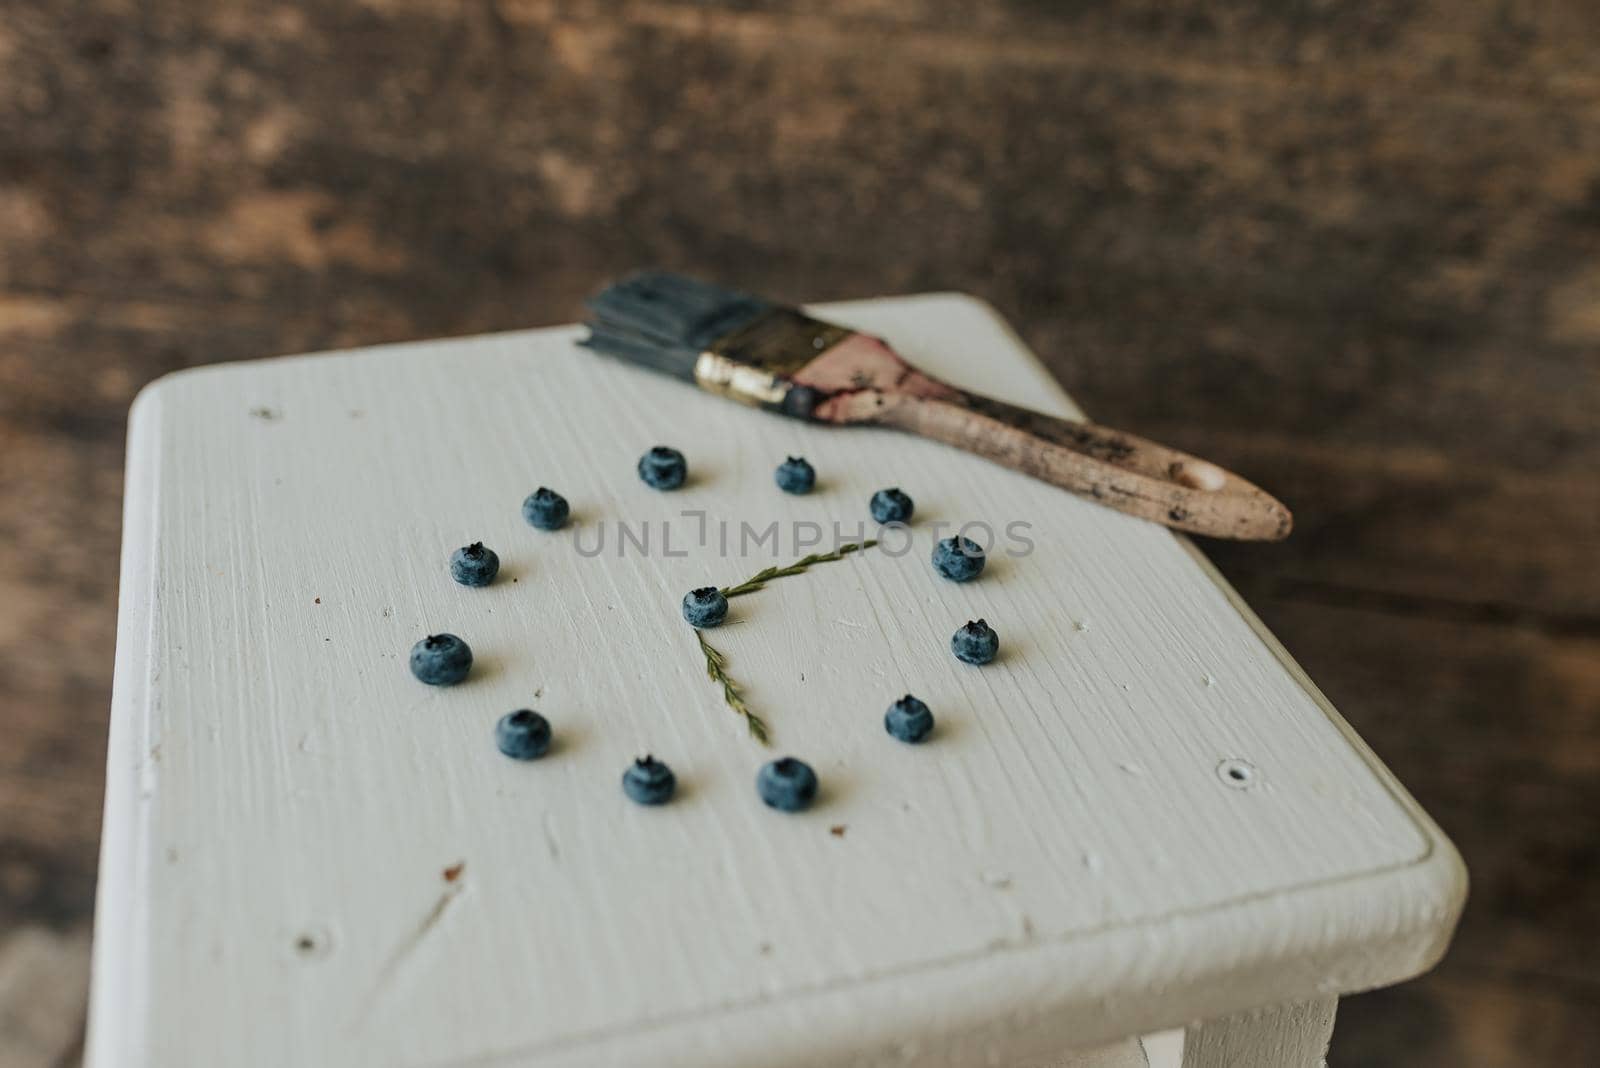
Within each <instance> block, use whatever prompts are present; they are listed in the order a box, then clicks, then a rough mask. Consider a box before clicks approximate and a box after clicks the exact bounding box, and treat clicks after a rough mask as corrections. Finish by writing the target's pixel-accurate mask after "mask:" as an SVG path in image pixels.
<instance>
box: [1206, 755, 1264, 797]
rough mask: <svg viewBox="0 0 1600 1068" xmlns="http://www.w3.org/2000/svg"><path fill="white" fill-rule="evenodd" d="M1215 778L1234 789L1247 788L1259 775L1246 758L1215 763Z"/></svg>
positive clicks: (1253, 783) (1252, 784)
mask: <svg viewBox="0 0 1600 1068" xmlns="http://www.w3.org/2000/svg"><path fill="white" fill-rule="evenodd" d="M1217 778H1219V779H1221V780H1222V781H1223V783H1224V784H1225V785H1228V786H1231V787H1233V788H1234V789H1235V790H1248V789H1250V788H1251V787H1252V786H1254V785H1255V784H1256V781H1257V780H1258V779H1259V778H1260V776H1259V775H1258V774H1257V772H1256V769H1255V765H1254V764H1251V763H1250V762H1249V761H1248V760H1224V761H1223V762H1222V763H1220V764H1218V765H1217Z"/></svg>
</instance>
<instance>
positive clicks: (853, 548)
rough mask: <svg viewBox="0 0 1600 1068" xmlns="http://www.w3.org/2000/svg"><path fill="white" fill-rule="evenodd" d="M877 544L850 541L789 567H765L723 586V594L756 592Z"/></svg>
mask: <svg viewBox="0 0 1600 1068" xmlns="http://www.w3.org/2000/svg"><path fill="white" fill-rule="evenodd" d="M876 544H878V542H877V540H876V539H872V538H869V539H867V540H866V541H863V542H850V543H849V544H846V545H841V546H839V547H838V548H837V549H835V550H834V551H833V552H831V553H812V554H811V555H810V556H802V557H801V558H800V559H798V560H796V561H795V562H794V563H792V564H790V565H789V566H788V567H764V568H762V569H761V570H760V571H757V572H756V573H755V574H754V575H751V576H750V577H749V578H748V579H745V580H744V581H743V582H741V583H739V585H737V586H724V587H722V595H723V596H724V597H729V598H732V597H742V596H744V595H745V594H747V593H754V592H756V591H757V590H759V589H764V588H766V585H767V583H769V582H771V581H772V580H773V579H780V578H788V577H789V576H790V575H798V574H801V573H802V572H804V571H805V570H806V569H807V568H809V567H810V566H811V565H812V564H826V563H828V562H829V561H830V560H843V559H844V558H845V557H846V556H849V555H850V554H851V553H853V552H858V551H860V550H862V549H870V548H872V547H873V546H874V545H876Z"/></svg>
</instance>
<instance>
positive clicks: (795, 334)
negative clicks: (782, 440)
mask: <svg viewBox="0 0 1600 1068" xmlns="http://www.w3.org/2000/svg"><path fill="white" fill-rule="evenodd" d="M850 333H851V332H850V331H849V330H847V329H845V328H844V327H842V326H834V325H832V324H831V323H824V322H820V321H818V320H816V319H813V318H811V317H810V316H809V315H804V314H802V313H800V312H798V311H795V310H794V309H793V308H770V309H768V310H767V311H764V312H762V313H761V314H760V315H758V316H756V318H754V319H752V320H751V321H750V322H748V323H746V324H745V325H744V326H741V327H740V328H739V329H737V330H733V331H731V332H729V333H727V334H724V335H723V336H722V337H719V338H717V339H716V340H715V341H713V342H712V343H711V344H710V345H708V346H706V349H705V351H704V352H702V353H701V354H700V358H699V359H697V360H696V361H695V365H694V380H695V382H696V384H698V385H699V386H700V388H701V389H704V390H706V391H708V392H711V393H716V394H720V395H721V396H724V397H729V398H731V399H733V400H736V401H739V402H740V403H741V404H750V405H754V406H756V407H759V408H766V409H768V410H770V411H776V412H782V413H783V414H785V415H792V416H795V417H796V418H799V419H808V418H810V417H811V411H812V408H813V407H814V406H815V404H816V401H817V399H818V398H817V397H816V394H815V391H813V390H810V389H808V388H806V387H803V386H799V387H797V386H796V385H795V384H794V382H793V380H792V379H793V376H794V374H795V372H797V371H799V370H800V368H802V367H804V366H805V365H806V364H808V363H810V362H811V361H812V360H814V359H816V358H817V357H818V356H820V355H822V353H824V352H826V351H827V350H828V349H830V348H832V347H833V346H834V345H837V344H838V343H839V342H840V341H843V340H844V339H845V338H847V337H849V336H850Z"/></svg>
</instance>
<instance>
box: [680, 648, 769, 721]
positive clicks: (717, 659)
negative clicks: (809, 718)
mask: <svg viewBox="0 0 1600 1068" xmlns="http://www.w3.org/2000/svg"><path fill="white" fill-rule="evenodd" d="M694 636H695V637H696V638H698V639H699V640H700V651H701V652H702V653H704V654H706V678H708V679H710V680H711V681H712V682H714V683H716V684H717V685H718V686H721V687H722V699H723V701H725V702H727V705H728V707H729V708H731V709H733V710H734V711H735V712H737V713H738V714H739V715H741V716H743V717H744V721H745V725H746V726H748V727H749V728H750V737H752V738H754V739H755V740H756V741H758V742H760V743H761V744H762V745H768V744H770V742H769V740H768V738H767V724H766V722H765V721H764V720H763V719H762V718H761V717H760V716H758V715H756V714H755V713H754V712H752V711H750V706H749V705H747V704H745V700H744V691H743V690H741V689H740V688H739V684H738V683H736V682H734V681H733V678H732V677H731V676H730V675H729V674H728V667H727V665H728V658H727V657H725V656H723V655H722V653H720V652H718V651H717V650H716V649H714V648H713V647H712V645H711V643H710V642H708V641H706V636H705V634H703V633H702V632H700V631H699V630H696V631H695V632H694Z"/></svg>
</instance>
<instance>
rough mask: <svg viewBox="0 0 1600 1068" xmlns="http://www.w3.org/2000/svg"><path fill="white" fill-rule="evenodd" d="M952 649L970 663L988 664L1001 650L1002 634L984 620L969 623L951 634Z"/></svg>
mask: <svg viewBox="0 0 1600 1068" xmlns="http://www.w3.org/2000/svg"><path fill="white" fill-rule="evenodd" d="M950 651H951V652H952V653H955V654H956V659H957V660H962V661H965V662H966V663H968V664H987V663H988V662H989V661H991V660H993V659H994V657H995V654H996V653H998V652H999V651H1000V635H998V634H996V633H995V632H994V628H993V627H991V626H989V624H987V623H985V622H984V621H983V620H981V619H980V620H978V621H977V622H973V621H971V620H968V621H967V625H966V626H964V627H962V628H961V629H960V630H957V631H956V632H955V633H954V634H952V635H950Z"/></svg>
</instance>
